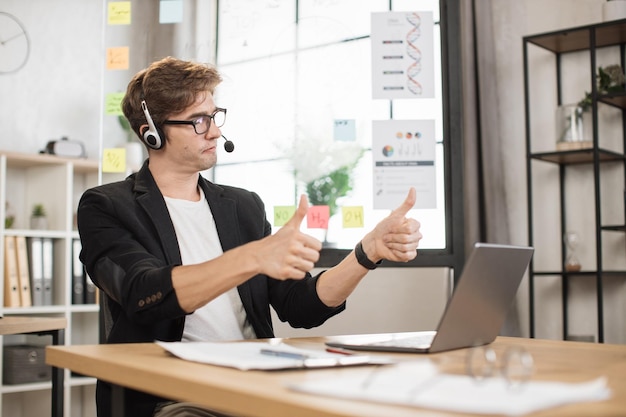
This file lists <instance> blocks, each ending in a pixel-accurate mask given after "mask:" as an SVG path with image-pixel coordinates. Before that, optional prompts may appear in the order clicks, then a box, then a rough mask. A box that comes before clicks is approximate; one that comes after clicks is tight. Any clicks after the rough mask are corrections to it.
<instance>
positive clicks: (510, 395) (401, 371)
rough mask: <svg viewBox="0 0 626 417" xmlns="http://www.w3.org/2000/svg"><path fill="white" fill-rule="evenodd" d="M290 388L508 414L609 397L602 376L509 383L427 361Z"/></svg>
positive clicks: (311, 392) (368, 399) (359, 397)
mask: <svg viewBox="0 0 626 417" xmlns="http://www.w3.org/2000/svg"><path fill="white" fill-rule="evenodd" d="M289 388H291V389H292V390H294V391H300V392H306V393H310V394H317V395H326V396H331V397H339V398H349V399H353V400H363V401H374V402H382V403H393V404H400V405H405V406H406V405H408V406H415V407H422V408H431V409H438V410H446V411H453V412H460V413H475V414H499V415H509V416H515V415H523V414H528V413H532V412H536V411H539V410H544V409H549V408H553V407H556V406H559V405H565V404H572V403H579V402H587V401H602V400H606V399H608V398H609V397H610V396H611V392H610V390H609V388H608V387H607V384H606V380H605V379H604V378H598V379H596V380H593V381H589V382H583V383H560V382H546V381H529V382H527V383H525V384H524V385H520V386H510V385H507V383H506V381H505V380H504V379H502V378H499V377H495V378H487V379H484V380H482V381H477V380H474V379H473V378H471V377H469V376H465V375H451V374H443V373H439V372H438V371H437V369H436V367H435V366H434V365H432V364H430V363H429V362H426V361H424V362H409V363H401V364H396V365H392V366H387V367H383V368H377V369H375V370H374V371H373V372H371V373H369V374H368V373H366V374H363V373H361V374H360V375H355V376H346V377H333V378H332V379H329V378H320V379H314V380H307V381H306V382H302V383H297V384H293V385H290V386H289Z"/></svg>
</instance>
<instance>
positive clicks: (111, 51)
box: [107, 46, 129, 70]
mask: <svg viewBox="0 0 626 417" xmlns="http://www.w3.org/2000/svg"><path fill="white" fill-rule="evenodd" d="M128 57H129V48H128V46H118V47H115V48H107V69H108V70H127V69H128Z"/></svg>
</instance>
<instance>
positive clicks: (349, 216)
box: [341, 206, 364, 228]
mask: <svg viewBox="0 0 626 417" xmlns="http://www.w3.org/2000/svg"><path fill="white" fill-rule="evenodd" d="M341 217H342V220H343V227H345V228H350V227H363V224H364V221H363V206H351V207H342V208H341Z"/></svg>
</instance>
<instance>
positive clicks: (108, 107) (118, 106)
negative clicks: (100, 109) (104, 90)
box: [104, 92, 126, 116]
mask: <svg viewBox="0 0 626 417" xmlns="http://www.w3.org/2000/svg"><path fill="white" fill-rule="evenodd" d="M124 94H126V93H123V92H122V93H108V94H107V95H106V97H105V98H104V114H107V115H114V116H119V115H121V114H122V100H123V99H124Z"/></svg>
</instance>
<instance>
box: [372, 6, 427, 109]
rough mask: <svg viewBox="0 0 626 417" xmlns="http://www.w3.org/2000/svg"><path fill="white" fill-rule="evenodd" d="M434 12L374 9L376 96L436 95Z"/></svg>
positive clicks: (373, 35)
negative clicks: (376, 11)
mask: <svg viewBox="0 0 626 417" xmlns="http://www.w3.org/2000/svg"><path fill="white" fill-rule="evenodd" d="M433 27H434V22H433V13H432V12H381V13H372V33H371V40H372V97H373V98H375V99H378V98H382V99H400V98H402V99H406V98H409V99H410V98H432V97H434V96H435V62H434V46H433Z"/></svg>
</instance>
